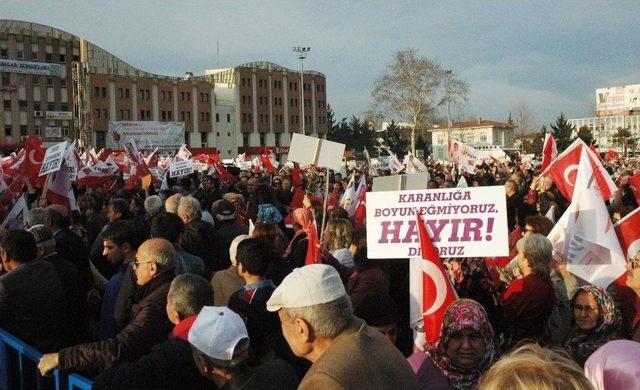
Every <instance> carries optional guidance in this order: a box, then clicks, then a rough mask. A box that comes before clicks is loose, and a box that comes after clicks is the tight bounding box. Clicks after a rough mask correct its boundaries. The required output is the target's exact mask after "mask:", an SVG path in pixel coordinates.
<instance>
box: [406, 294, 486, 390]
mask: <svg viewBox="0 0 640 390" xmlns="http://www.w3.org/2000/svg"><path fill="white" fill-rule="evenodd" d="M495 357H496V347H495V339H494V334H493V328H492V327H491V323H490V322H489V319H488V317H487V313H486V312H485V311H484V308H483V307H482V305H480V304H479V303H478V302H476V301H474V300H471V299H458V300H456V301H454V302H453V303H452V304H451V305H449V307H448V308H447V311H446V312H445V314H444V319H443V321H442V329H441V330H440V339H439V340H438V341H437V342H436V343H435V344H434V345H433V346H432V347H431V348H429V349H428V350H427V351H426V359H425V360H424V362H423V363H422V365H421V366H420V368H419V369H418V371H417V373H416V374H417V376H418V383H420V388H421V389H442V390H449V389H453V390H468V389H477V388H478V382H479V379H480V375H481V374H482V373H483V372H484V371H486V370H487V369H488V368H489V367H490V366H491V364H492V363H493V361H494V359H495Z"/></svg>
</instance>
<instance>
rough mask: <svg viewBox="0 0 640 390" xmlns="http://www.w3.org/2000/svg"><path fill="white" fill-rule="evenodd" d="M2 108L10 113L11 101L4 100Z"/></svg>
mask: <svg viewBox="0 0 640 390" xmlns="http://www.w3.org/2000/svg"><path fill="white" fill-rule="evenodd" d="M3 107H4V110H5V111H11V100H5V101H4V105H3Z"/></svg>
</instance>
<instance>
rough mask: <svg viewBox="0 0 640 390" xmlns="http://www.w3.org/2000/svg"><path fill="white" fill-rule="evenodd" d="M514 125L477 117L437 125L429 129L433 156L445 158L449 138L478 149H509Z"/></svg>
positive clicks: (437, 158) (511, 143)
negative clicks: (470, 119) (472, 119)
mask: <svg viewBox="0 0 640 390" xmlns="http://www.w3.org/2000/svg"><path fill="white" fill-rule="evenodd" d="M514 129H515V126H514V125H511V124H509V123H505V122H496V121H489V120H482V119H478V120H475V121H469V122H453V123H452V124H451V126H450V127H448V126H447V125H438V126H437V127H434V129H432V130H430V132H431V134H432V135H431V140H432V143H433V155H432V156H433V158H434V159H436V160H446V159H447V156H448V154H447V151H448V145H449V139H450V138H451V139H455V140H457V141H460V142H462V143H465V144H467V145H470V146H473V147H474V148H476V149H479V150H490V149H510V148H512V147H513V140H514V134H513V133H514Z"/></svg>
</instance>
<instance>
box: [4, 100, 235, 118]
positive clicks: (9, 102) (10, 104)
mask: <svg viewBox="0 0 640 390" xmlns="http://www.w3.org/2000/svg"><path fill="white" fill-rule="evenodd" d="M9 105H11V101H9ZM246 121H247V114H246V113H244V112H243V113H242V122H243V123H244V122H246Z"/></svg>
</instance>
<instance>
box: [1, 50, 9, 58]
mask: <svg viewBox="0 0 640 390" xmlns="http://www.w3.org/2000/svg"><path fill="white" fill-rule="evenodd" d="M0 57H1V58H9V50H8V49H2V48H0Z"/></svg>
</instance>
